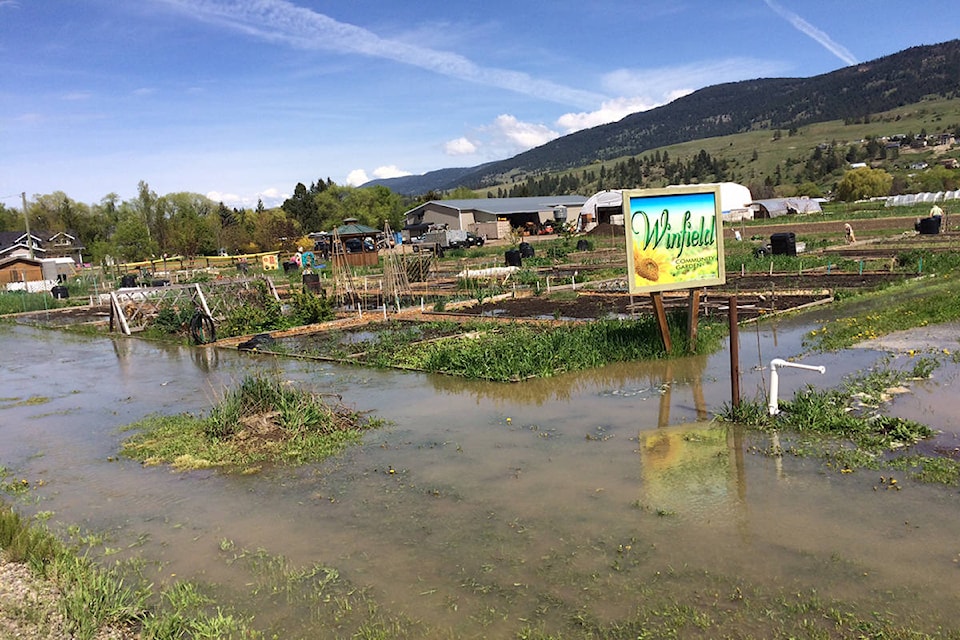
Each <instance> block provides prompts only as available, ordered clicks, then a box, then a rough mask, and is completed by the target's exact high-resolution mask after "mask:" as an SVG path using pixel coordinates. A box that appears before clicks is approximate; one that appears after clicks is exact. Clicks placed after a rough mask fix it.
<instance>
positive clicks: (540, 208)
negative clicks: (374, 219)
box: [404, 196, 587, 239]
mask: <svg viewBox="0 0 960 640" xmlns="http://www.w3.org/2000/svg"><path fill="white" fill-rule="evenodd" d="M586 201H587V199H586V198H584V197H583V196H537V197H529V198H476V199H469V200H431V201H430V202H426V203H424V204H421V205H420V206H418V207H415V208H413V209H411V210H409V211H407V212H406V213H405V214H404V220H405V224H406V226H407V227H414V226H417V225H425V224H426V225H438V226H444V225H446V228H447V229H462V230H465V231H472V232H474V233H475V234H477V235H478V236H486V237H487V238H491V239H493V238H503V237H505V236H506V235H507V234H508V233H510V230H511V228H516V229H523V228H527V227H530V226H533V227H535V228H537V229H539V228H541V227H543V226H545V225H547V224H548V223H551V224H552V223H554V222H557V221H562V222H565V221H566V220H568V219H569V220H576V219H577V217H578V216H579V215H580V207H581V206H583V203H584V202H586Z"/></svg>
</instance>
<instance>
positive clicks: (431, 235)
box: [413, 229, 483, 255]
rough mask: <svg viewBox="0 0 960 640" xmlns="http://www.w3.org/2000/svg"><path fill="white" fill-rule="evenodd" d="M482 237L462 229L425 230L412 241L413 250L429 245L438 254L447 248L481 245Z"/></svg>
mask: <svg viewBox="0 0 960 640" xmlns="http://www.w3.org/2000/svg"><path fill="white" fill-rule="evenodd" d="M482 246H483V238H481V237H480V236H478V235H476V234H475V233H471V232H469V231H465V230H463V229H437V230H432V231H427V232H426V233H424V234H423V235H422V236H420V238H419V240H417V241H414V245H413V248H414V251H418V250H420V249H422V248H425V247H429V248H430V249H431V250H432V251H434V252H435V253H437V254H439V255H443V252H444V251H447V250H449V249H465V248H467V247H482Z"/></svg>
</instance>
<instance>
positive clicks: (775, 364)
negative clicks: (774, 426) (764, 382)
mask: <svg viewBox="0 0 960 640" xmlns="http://www.w3.org/2000/svg"><path fill="white" fill-rule="evenodd" d="M781 367H789V368H791V369H806V370H808V371H819V372H820V373H821V374H823V373H826V372H827V368H826V367H824V366H813V365H810V364H799V363H797V362H787V361H786V360H783V359H781V358H774V359H773V360H771V361H770V402H769V404H768V405H767V409H768V410H769V411H770V415H772V416H775V415H777V414H778V413H780V406H779V405H780V401H779V399H778V398H777V394H778V393H779V391H780V380H779V375H778V374H777V369H778V368H781Z"/></svg>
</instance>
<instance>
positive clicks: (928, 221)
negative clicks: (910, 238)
mask: <svg viewBox="0 0 960 640" xmlns="http://www.w3.org/2000/svg"><path fill="white" fill-rule="evenodd" d="M917 231H919V232H920V235H923V236H926V235H936V234H938V233H940V216H931V217H929V218H922V219H921V220H920V222H919V223H918V224H917Z"/></svg>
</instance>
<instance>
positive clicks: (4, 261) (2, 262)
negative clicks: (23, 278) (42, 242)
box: [0, 256, 43, 269]
mask: <svg viewBox="0 0 960 640" xmlns="http://www.w3.org/2000/svg"><path fill="white" fill-rule="evenodd" d="M15 262H29V263H30V264H32V265H33V266H35V267H39V266H41V265H42V264H43V261H42V260H40V259H39V258H28V257H27V256H7V257H6V258H0V269H2V268H3V267H6V266H7V265H10V264H13V263H15Z"/></svg>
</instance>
